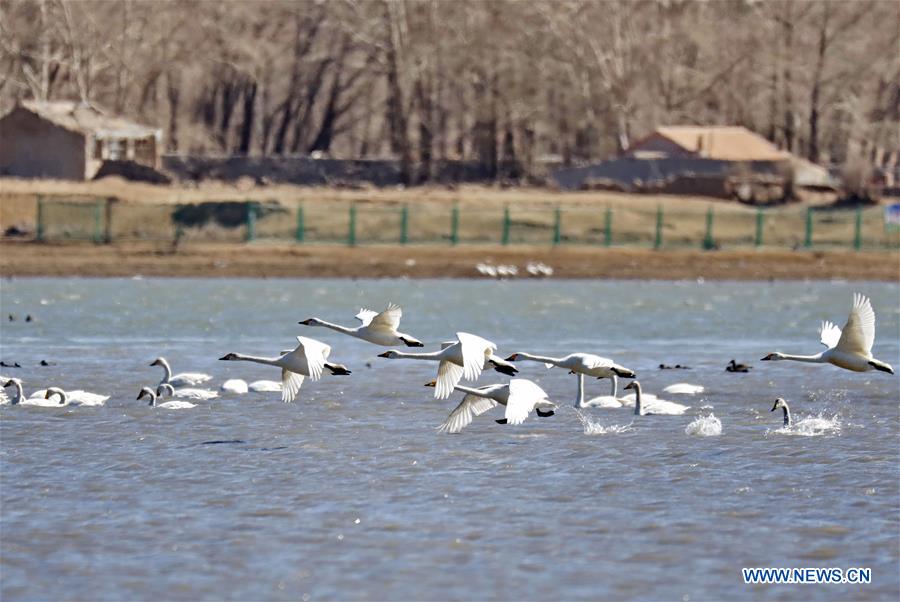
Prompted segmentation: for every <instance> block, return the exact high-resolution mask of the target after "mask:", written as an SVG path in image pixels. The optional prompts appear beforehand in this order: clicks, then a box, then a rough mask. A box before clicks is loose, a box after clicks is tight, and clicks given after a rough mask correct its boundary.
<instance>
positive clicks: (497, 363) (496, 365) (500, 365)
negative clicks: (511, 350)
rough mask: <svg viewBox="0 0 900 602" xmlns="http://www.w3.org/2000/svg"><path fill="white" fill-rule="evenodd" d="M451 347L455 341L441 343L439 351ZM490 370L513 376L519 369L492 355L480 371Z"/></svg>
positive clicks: (486, 359)
mask: <svg viewBox="0 0 900 602" xmlns="http://www.w3.org/2000/svg"><path fill="white" fill-rule="evenodd" d="M451 345H456V341H444V342H443V343H441V349H446V348H447V347H449V346H451ZM491 368H493V369H494V370H496V371H497V372H499V373H500V374H505V375H507V376H515V375H516V374H518V373H519V369H518V368H516V366H515V365H514V364H511V363H510V362H507V361H506V360H505V359H503V358H502V357H500V356H498V355H495V354H493V353H492V354H490V355H489V356H488V357H487V358H485V360H484V366H482V367H481V369H482V370H490V369H491Z"/></svg>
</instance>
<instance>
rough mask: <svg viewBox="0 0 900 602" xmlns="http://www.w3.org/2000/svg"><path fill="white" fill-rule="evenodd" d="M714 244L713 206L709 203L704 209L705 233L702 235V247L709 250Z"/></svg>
mask: <svg viewBox="0 0 900 602" xmlns="http://www.w3.org/2000/svg"><path fill="white" fill-rule="evenodd" d="M715 246H716V242H715V240H713V208H712V206H711V205H710V207H709V209H707V211H706V235H705V236H704V237H703V248H704V249H706V250H709V249H712V248H713V247H715Z"/></svg>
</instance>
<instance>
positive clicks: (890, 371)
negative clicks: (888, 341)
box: [869, 362, 894, 374]
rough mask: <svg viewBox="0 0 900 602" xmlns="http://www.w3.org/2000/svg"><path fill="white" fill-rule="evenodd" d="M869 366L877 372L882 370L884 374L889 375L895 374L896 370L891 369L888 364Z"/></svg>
mask: <svg viewBox="0 0 900 602" xmlns="http://www.w3.org/2000/svg"><path fill="white" fill-rule="evenodd" d="M869 365H870V366H872V367H873V368H875V369H876V370H881V371H882V372H887V373H888V374H893V373H894V369H893V368H891V367H890V366H889V365H888V364H884V363H881V362H869Z"/></svg>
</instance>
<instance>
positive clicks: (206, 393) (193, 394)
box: [156, 383, 219, 400]
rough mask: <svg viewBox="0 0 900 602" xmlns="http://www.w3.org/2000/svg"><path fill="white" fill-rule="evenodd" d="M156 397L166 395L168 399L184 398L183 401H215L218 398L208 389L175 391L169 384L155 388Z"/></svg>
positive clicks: (216, 394)
mask: <svg viewBox="0 0 900 602" xmlns="http://www.w3.org/2000/svg"><path fill="white" fill-rule="evenodd" d="M156 395H157V397H162V396H163V395H168V396H169V397H184V398H185V399H203V400H206V399H215V398H216V397H218V396H219V394H218V393H216V392H215V391H210V390H209V389H176V388H175V387H173V386H172V385H171V384H170V383H162V384H161V385H158V386H157V387H156Z"/></svg>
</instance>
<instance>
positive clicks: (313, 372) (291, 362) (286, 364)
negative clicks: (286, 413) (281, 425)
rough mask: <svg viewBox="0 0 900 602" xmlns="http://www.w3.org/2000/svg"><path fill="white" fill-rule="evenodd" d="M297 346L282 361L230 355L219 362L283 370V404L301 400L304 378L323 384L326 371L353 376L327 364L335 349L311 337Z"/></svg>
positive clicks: (238, 354) (304, 338) (282, 357)
mask: <svg viewBox="0 0 900 602" xmlns="http://www.w3.org/2000/svg"><path fill="white" fill-rule="evenodd" d="M297 342H298V343H299V345H297V347H296V348H295V349H294V350H293V351H291V352H290V353H286V354H284V355H282V356H280V357H256V356H252V355H242V354H240V353H229V354H227V355H225V356H223V357H220V358H219V359H220V360H225V361H231V362H235V361H237V362H256V363H257V364H266V365H267V366H277V367H279V368H281V401H283V402H285V403H287V402H290V401H293V400H294V398H295V397H297V393H299V392H300V386H301V385H302V384H303V378H304V377H306V376H308V377H310V379H312V380H314V381H315V380H319V378H320V377H321V376H322V369H323V368H328V370H329V371H331V373H332V374H335V375H343V374H350V370H348V369H347V367H346V366H342V365H341V364H332V363H329V362H327V361H326V360H327V359H328V356H329V355H330V354H331V347H329V346H328V345H326V344H325V343H322V342H320V341H317V340H315V339H310V338H309V337H297Z"/></svg>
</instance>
